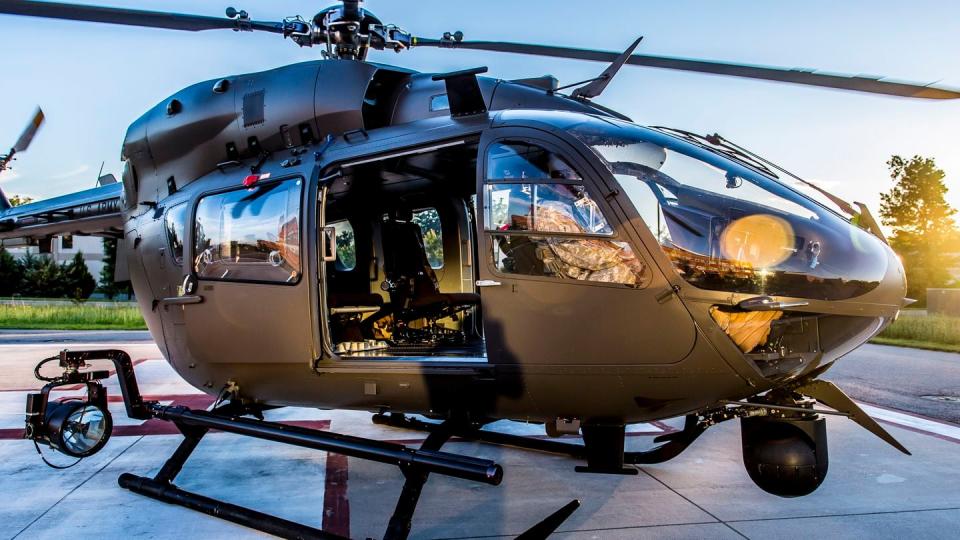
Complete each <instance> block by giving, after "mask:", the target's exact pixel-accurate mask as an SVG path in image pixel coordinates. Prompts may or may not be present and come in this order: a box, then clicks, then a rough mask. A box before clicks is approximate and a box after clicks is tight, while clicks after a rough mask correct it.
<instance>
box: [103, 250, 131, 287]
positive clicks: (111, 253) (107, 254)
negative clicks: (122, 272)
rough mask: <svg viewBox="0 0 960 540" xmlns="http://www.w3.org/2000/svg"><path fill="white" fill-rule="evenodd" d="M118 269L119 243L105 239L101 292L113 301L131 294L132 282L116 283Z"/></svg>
mask: <svg viewBox="0 0 960 540" xmlns="http://www.w3.org/2000/svg"><path fill="white" fill-rule="evenodd" d="M116 268H117V241H116V239H114V238H104V239H103V269H102V270H100V292H102V293H103V294H105V295H106V296H107V298H109V299H111V300H113V299H114V298H115V297H116V296H118V295H121V294H127V295H129V294H130V282H129V281H124V282H121V283H116V282H114V281H113V280H114V275H115V272H116Z"/></svg>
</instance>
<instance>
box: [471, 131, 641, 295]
mask: <svg viewBox="0 0 960 540" xmlns="http://www.w3.org/2000/svg"><path fill="white" fill-rule="evenodd" d="M488 152H489V153H488V156H487V184H486V186H485V188H484V207H485V208H484V210H485V214H484V223H485V229H486V231H487V233H488V234H489V235H490V240H491V242H490V244H491V246H492V259H493V260H492V262H493V265H494V267H495V268H496V269H497V270H498V271H500V272H502V273H508V274H521V275H528V276H540V277H551V278H556V279H572V280H580V281H593V282H602V283H617V284H622V285H629V286H634V287H643V286H646V284H647V283H648V282H649V279H650V271H649V269H648V268H647V266H646V264H645V263H644V262H643V261H641V260H640V259H639V258H638V257H637V256H636V255H635V254H634V252H633V249H632V248H631V247H630V245H629V244H627V243H626V242H621V241H616V240H614V239H613V236H614V231H613V228H612V227H611V226H610V222H609V221H608V220H607V219H606V217H604V215H603V212H602V211H601V209H600V206H599V204H597V201H596V200H595V199H593V198H592V197H591V196H590V194H589V193H588V192H587V189H586V187H585V186H584V185H583V184H582V183H580V182H582V180H581V177H580V175H579V174H578V173H577V172H576V171H575V170H574V169H573V168H572V167H571V166H570V165H569V164H568V163H567V161H565V160H564V159H562V158H560V157H559V156H557V155H556V154H553V153H551V152H550V151H548V150H546V149H543V148H540V147H537V146H533V145H529V144H517V143H499V144H493V145H491V147H490V150H489V151H488ZM518 179H524V180H526V179H529V181H527V182H517V180H518Z"/></svg>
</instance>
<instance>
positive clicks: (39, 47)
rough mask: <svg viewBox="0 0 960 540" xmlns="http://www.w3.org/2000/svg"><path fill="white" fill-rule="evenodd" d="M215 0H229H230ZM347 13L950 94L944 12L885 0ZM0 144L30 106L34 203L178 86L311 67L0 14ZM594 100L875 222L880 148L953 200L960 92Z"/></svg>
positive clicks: (146, 32) (281, 48) (407, 57)
mask: <svg viewBox="0 0 960 540" xmlns="http://www.w3.org/2000/svg"><path fill="white" fill-rule="evenodd" d="M230 1H233V0H230ZM78 3H90V4H99V5H112V6H121V7H135V8H141V9H151V10H166V11H179V12H183V13H193V14H200V15H210V16H221V15H222V14H223V10H224V8H225V7H226V6H227V4H223V3H221V2H219V1H210V0H200V1H197V0H194V1H189V2H188V1H184V0H138V1H135V2H133V1H126V0H98V1H94V2H89V1H81V2H78ZM326 5H327V3H326V2H319V3H312V2H307V1H293V0H270V1H266V0H256V1H255V0H244V1H243V3H238V4H235V7H237V8H242V9H244V10H246V11H248V12H249V13H250V15H251V17H252V18H254V19H260V20H279V19H281V18H282V17H284V16H288V15H295V14H301V15H303V16H304V17H305V18H310V17H311V16H312V15H313V14H314V13H315V12H317V11H319V10H320V9H322V8H323V7H325V6H326ZM364 7H366V8H367V9H370V10H371V11H373V12H374V13H375V14H376V15H377V16H378V17H379V18H380V19H381V20H382V21H384V22H385V23H393V24H397V25H399V26H401V27H403V28H405V29H407V30H409V31H411V32H413V33H414V34H415V35H419V36H423V37H440V36H441V35H442V33H443V32H444V31H454V30H462V31H463V32H464V34H465V38H466V39H475V40H483V39H490V40H503V41H525V42H530V43H542V44H553V45H566V46H573V47H587V48H596V49H607V50H622V49H624V48H625V47H626V46H627V45H629V44H630V43H631V42H632V41H633V40H634V39H635V38H636V37H637V36H640V35H642V36H644V40H643V42H642V44H641V45H640V48H639V49H638V51H637V52H638V53H646V54H660V55H671V56H685V57H693V58H702V59H712V60H725V61H732V62H742V63H755V64H767V65H775V66H781V67H804V68H815V69H818V70H824V71H832V72H842V73H860V74H871V75H883V76H887V77H891V78H895V79H901V80H911V81H919V82H924V83H929V82H933V81H940V83H941V84H945V85H949V86H954V87H960V65H958V59H960V32H957V28H958V23H960V3H958V2H948V1H946V0H944V1H940V2H933V1H925V0H919V1H911V2H903V1H902V0H897V1H886V0H873V1H866V0H857V1H843V2H838V1H836V0H829V1H823V0H806V1H804V2H789V3H788V2H773V1H767V2H757V1H741V0H728V1H724V2H716V1H707V0H702V1H684V0H681V1H669V2H666V1H663V0H659V1H656V2H652V1H636V0H635V1H620V2H616V1H603V0H591V1H590V2H566V1H549V0H524V1H522V2H520V1H517V0H484V1H482V2H477V1H474V2H457V1H450V0H445V1H439V0H416V1H412V0H411V1H406V2H399V1H396V0H392V1H391V0H371V1H367V2H366V3H365V4H364ZM0 51H2V56H0V57H2V66H3V71H2V75H0V81H2V82H0V115H2V116H0V118H2V122H0V147H3V148H5V147H8V146H11V145H12V144H13V142H14V141H15V140H16V138H17V137H18V135H19V133H20V131H21V130H22V129H23V126H24V125H25V124H26V122H27V121H28V120H29V118H30V117H31V115H32V113H33V110H34V109H35V107H36V106H37V105H40V106H42V107H43V109H44V111H45V113H46V115H47V122H46V124H45V125H44V126H43V128H41V131H40V133H39V134H38V135H37V138H36V139H35V140H34V143H33V146H31V148H30V149H29V150H28V151H27V152H26V153H23V154H21V155H19V156H18V158H19V159H18V160H17V161H15V162H14V169H13V170H11V171H7V172H5V173H3V174H2V175H0V188H2V189H3V190H4V191H5V192H6V193H7V195H8V196H12V195H14V194H20V195H27V196H30V197H34V198H46V197H51V196H55V195H60V194H63V193H68V192H71V191H76V190H80V189H87V188H90V187H93V186H94V185H95V182H96V179H97V173H98V172H99V170H100V168H101V164H102V165H103V168H104V169H103V170H104V173H113V174H115V175H116V176H117V177H118V178H119V176H120V171H121V164H120V148H121V143H122V142H123V138H124V135H125V133H126V129H127V127H128V126H129V124H130V123H131V122H133V121H134V120H135V119H136V118H137V117H139V116H140V115H141V114H143V113H144V112H145V111H146V110H147V109H149V108H150V107H152V106H153V105H154V104H156V103H158V102H160V101H163V100H164V98H165V97H167V96H169V95H170V94H173V93H174V92H176V91H177V90H179V89H181V88H183V87H186V86H188V85H190V84H193V83H195V82H199V81H203V80H207V79H215V78H220V77H224V76H228V75H234V74H239V73H246V72H253V71H261V70H265V69H270V68H274V67H278V66H281V65H285V64H289V63H294V62H301V61H307V60H312V59H317V58H320V49H319V48H312V49H311V48H304V49H300V48H298V47H297V46H296V45H295V44H293V43H292V42H290V41H289V40H286V41H285V40H283V39H282V38H281V37H280V36H277V35H273V34H258V33H236V32H232V31H229V30H218V31H207V32H179V31H172V30H158V29H142V28H133V27H123V26H113V25H103V24H90V23H78V22H72V21H53V20H43V19H34V18H26V17H11V16H0ZM369 59H370V60H372V61H376V62H383V63H390V64H394V65H399V66H403V67H407V68H412V69H416V70H420V71H434V72H445V71H453V70H457V69H464V68H469V67H476V66H488V67H489V68H490V72H489V73H488V75H491V76H494V77H500V78H504V79H511V78H523V77H533V76H539V75H544V74H552V75H554V76H556V77H557V78H558V79H559V80H560V83H561V84H565V83H571V82H576V81H578V80H583V79H588V78H590V77H593V76H596V75H598V74H599V73H600V72H601V71H602V70H603V69H604V67H605V66H603V65H601V64H597V63H592V62H584V61H575V60H560V59H550V58H536V57H530V56H523V55H510V54H498V53H488V52H474V51H459V50H437V49H430V48H425V49H415V50H413V51H407V52H404V53H402V54H396V53H393V52H372V53H371V55H370V58H369ZM596 101H597V102H598V103H601V104H603V105H606V106H608V107H612V108H614V109H617V110H619V111H620V112H623V113H624V114H626V115H628V116H630V117H631V118H632V119H633V120H634V121H636V122H637V123H640V124H646V125H665V126H671V127H677V128H683V129H687V130H691V131H695V132H699V133H713V132H719V133H720V134H721V135H723V136H724V137H726V138H727V139H729V140H732V141H734V142H737V143H739V144H741V145H742V146H745V147H747V148H749V149H751V150H752V151H754V152H756V153H759V154H760V155H763V156H765V157H766V158H768V159H771V160H773V161H774V162H776V163H778V164H780V165H782V166H784V167H786V168H787V169H789V170H791V171H793V172H795V173H798V174H799V175H801V176H803V177H805V178H807V179H809V180H812V181H814V182H816V183H818V184H820V185H821V186H823V187H825V188H827V189H829V190H831V191H833V192H835V193H837V194H838V195H840V196H842V197H844V198H846V199H848V200H856V201H861V202H865V203H867V204H868V205H870V207H871V208H873V209H874V213H875V214H878V211H879V200H880V193H881V192H885V191H888V190H889V189H890V188H891V187H892V185H893V182H892V180H891V179H890V177H889V172H888V169H887V166H886V164H885V163H886V161H887V160H888V159H889V158H890V156H891V155H894V154H898V155H903V156H912V155H915V154H920V155H923V156H928V157H932V158H934V159H935V160H936V162H937V164H938V165H939V166H940V167H941V168H942V169H944V170H945V171H946V173H947V185H948V187H949V188H950V191H949V192H948V195H947V199H948V201H949V202H950V203H951V204H953V205H954V206H955V207H958V208H960V151H958V149H957V141H958V135H960V100H956V101H928V100H910V99H904V98H893V97H885V96H873V95H867V94H859V93H852V92H842V91H836V90H827V89H816V88H809V87H802V86H792V85H787V84H782V83H772V82H760V81H752V80H745V79H735V78H728V77H720V76H713V75H700V74H689V73H680V72H674V71H667V70H658V69H650V68H637V67H632V66H625V67H624V68H623V70H622V71H621V73H620V74H619V75H618V76H617V77H616V79H615V80H614V81H613V82H612V83H611V84H610V85H609V86H608V87H607V90H606V91H605V92H604V94H603V95H602V96H600V97H599V98H597V99H596Z"/></svg>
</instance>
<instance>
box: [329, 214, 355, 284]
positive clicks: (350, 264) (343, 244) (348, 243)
mask: <svg viewBox="0 0 960 540" xmlns="http://www.w3.org/2000/svg"><path fill="white" fill-rule="evenodd" d="M330 226H331V227H333V228H334V229H335V230H336V232H337V234H336V237H337V261H336V263H335V267H336V269H337V271H338V272H349V271H351V270H353V269H354V268H356V267H357V243H356V236H355V235H354V234H353V225H351V224H350V222H349V221H347V220H343V221H336V222H334V223H331V224H330Z"/></svg>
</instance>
